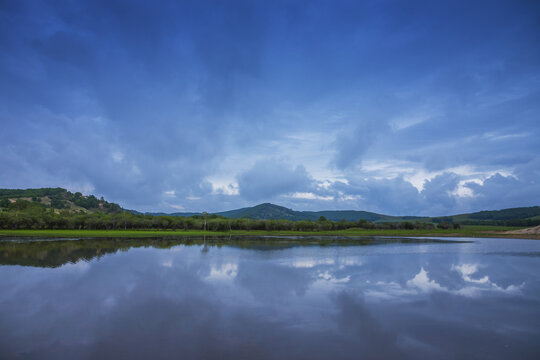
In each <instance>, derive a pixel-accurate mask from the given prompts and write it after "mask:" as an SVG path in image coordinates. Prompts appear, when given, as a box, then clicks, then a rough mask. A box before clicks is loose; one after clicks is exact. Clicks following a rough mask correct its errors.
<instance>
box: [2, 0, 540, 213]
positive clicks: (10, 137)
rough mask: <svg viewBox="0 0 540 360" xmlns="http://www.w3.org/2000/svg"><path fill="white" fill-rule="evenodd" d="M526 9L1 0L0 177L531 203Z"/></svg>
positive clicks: (295, 197) (187, 191)
mask: <svg viewBox="0 0 540 360" xmlns="http://www.w3.org/2000/svg"><path fill="white" fill-rule="evenodd" d="M539 5H540V2H537V1H516V0H514V1H485V2H484V1H448V2H446V3H445V2H443V1H170V2H168V1H159V2H150V1H141V2H137V1H132V0H130V1H110V0H108V1H54V2H40V1H37V0H32V1H19V0H17V1H1V2H0V46H1V48H0V49H1V51H0V79H1V80H0V124H1V128H0V169H1V172H0V187H4V188H25V187H43V186H54V187H55V186H62V187H66V188H68V189H70V190H72V191H82V192H84V193H93V194H96V195H99V196H101V195H103V196H105V197H106V198H107V199H108V200H110V201H114V202H118V203H120V204H121V205H122V206H124V207H127V208H133V209H137V210H143V211H144V210H146V211H157V210H159V211H167V212H171V211H182V210H186V211H192V210H208V211H219V210H226V209H231V208H236V207H242V206H250V205H254V204H257V203H260V202H273V203H278V204H281V205H285V206H288V207H292V208H295V209H299V210H308V209H362V210H370V211H378V212H383V213H389V214H429V215H442V214H449V213H457V212H465V211H475V210H480V209H498V208H504V207H516V206H529V205H539V204H540V156H539V155H538V154H540V141H539V140H538V139H539V138H538V137H539V135H540V134H539V130H540V116H539V114H540V46H539V44H540V6H539Z"/></svg>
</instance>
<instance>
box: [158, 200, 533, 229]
mask: <svg viewBox="0 0 540 360" xmlns="http://www.w3.org/2000/svg"><path fill="white" fill-rule="evenodd" d="M150 214H152V215H158V214H160V213H150ZM201 214H202V213H172V214H168V215H170V216H186V217H189V216H193V215H201ZM215 214H216V215H219V216H223V217H226V218H232V219H239V218H250V219H260V220H280V219H281V220H291V221H300V220H312V221H316V220H318V219H319V218H320V217H321V216H324V217H325V218H326V219H327V220H332V221H340V220H345V221H359V220H366V221H370V222H402V221H413V222H414V221H420V222H435V223H438V222H459V223H469V224H484V223H485V224H488V223H493V222H496V221H510V220H520V221H521V222H524V221H526V222H528V223H530V224H535V223H536V222H538V223H540V206H531V207H519V208H509V209H502V210H484V211H478V212H474V213H468V214H457V215H449V216H435V217H428V216H391V215H384V214H378V213H374V212H369V211H361V210H322V211H296V210H292V209H289V208H286V207H284V206H279V205H275V204H271V203H264V204H259V205H255V206H252V207H245V208H241V209H235V210H228V211H222V212H216V213H215ZM517 226H520V225H517Z"/></svg>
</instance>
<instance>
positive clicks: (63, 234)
mask: <svg viewBox="0 0 540 360" xmlns="http://www.w3.org/2000/svg"><path fill="white" fill-rule="evenodd" d="M518 231H519V230H515V229H511V230H508V229H506V228H505V229H501V230H494V229H493V228H489V229H487V228H485V227H477V228H463V229H458V230H455V229H452V230H436V231H434V230H364V229H347V230H336V231H263V230H253V231H249V230H232V231H200V230H187V231H186V230H0V240H1V239H2V237H9V236H15V237H59V238H73V237H79V238H90V237H91V238H118V237H135V238H136V237H171V236H175V237H177V236H407V237H472V238H474V237H477V238H515V239H532V240H540V235H539V234H523V233H519V232H518Z"/></svg>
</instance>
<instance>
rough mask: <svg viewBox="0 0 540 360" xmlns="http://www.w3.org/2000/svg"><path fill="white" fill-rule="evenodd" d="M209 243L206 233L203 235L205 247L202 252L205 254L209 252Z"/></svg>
mask: <svg viewBox="0 0 540 360" xmlns="http://www.w3.org/2000/svg"><path fill="white" fill-rule="evenodd" d="M208 250H209V249H208V244H207V243H206V235H205V236H204V237H203V248H202V249H201V252H202V253H203V254H206V253H207V252H208Z"/></svg>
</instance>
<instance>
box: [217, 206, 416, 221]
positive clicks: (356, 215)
mask: <svg viewBox="0 0 540 360" xmlns="http://www.w3.org/2000/svg"><path fill="white" fill-rule="evenodd" d="M216 215H221V216H223V217H228V218H234V219H238V218H243V217H244V218H251V219H283V220H292V221H299V220H313V221H315V220H318V219H319V218H320V217H321V216H324V217H325V218H326V219H327V220H332V221H340V220H346V221H358V220H367V221H373V222H383V221H405V220H414V219H420V218H418V217H401V216H389V215H381V214H377V213H373V212H368V211H356V210H335V211H332V210H326V211H295V210H292V209H289V208H286V207H284V206H279V205H274V204H270V203H264V204H260V205H256V206H253V207H247V208H242V209H237V210H229V211H224V212H219V213H216Z"/></svg>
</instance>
